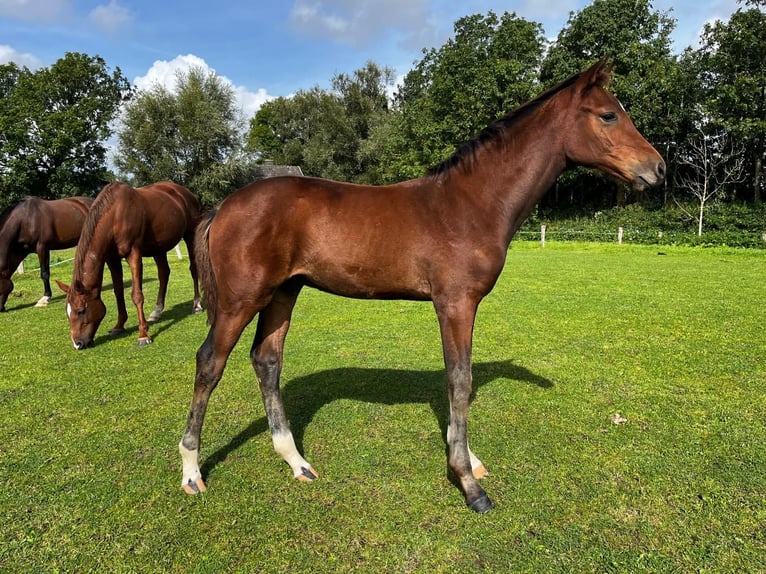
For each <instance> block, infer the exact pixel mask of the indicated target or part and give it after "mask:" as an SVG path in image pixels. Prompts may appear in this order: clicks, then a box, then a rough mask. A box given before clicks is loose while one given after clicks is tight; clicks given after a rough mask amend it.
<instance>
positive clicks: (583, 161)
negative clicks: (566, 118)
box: [564, 59, 665, 191]
mask: <svg viewBox="0 0 766 574" xmlns="http://www.w3.org/2000/svg"><path fill="white" fill-rule="evenodd" d="M611 79H612V69H611V66H610V65H609V64H608V63H607V61H606V60H605V59H602V60H600V61H599V62H597V63H596V64H594V65H593V66H592V67H591V68H589V69H588V70H586V71H585V72H583V73H582V74H581V75H580V77H579V78H578V79H577V81H576V82H575V84H574V86H573V88H574V89H573V92H572V93H573V96H572V97H573V98H574V101H572V102H571V105H572V107H573V108H575V113H574V114H573V115H572V116H571V118H572V119H571V121H572V124H573V125H570V126H569V128H570V129H566V130H565V132H564V133H565V135H564V141H565V144H564V145H565V152H566V157H567V161H568V162H569V163H570V164H575V165H582V166H585V167H593V168H596V169H599V170H601V171H603V172H605V173H607V174H609V175H612V176H614V177H616V178H617V179H619V180H620V181H623V182H625V183H627V184H630V185H631V186H632V187H633V189H635V190H637V191H643V190H645V189H647V188H649V187H652V186H655V185H659V184H660V183H662V182H663V181H664V179H665V162H664V161H663V159H662V157H661V156H660V154H659V153H657V150H655V149H654V148H653V147H652V145H651V144H650V143H649V142H648V141H646V140H645V139H644V137H643V136H642V135H641V134H640V133H639V132H638V130H637V129H636V127H635V126H634V125H633V122H632V121H631V119H630V118H629V117H628V114H627V113H626V112H625V108H624V107H623V106H622V104H621V103H620V102H619V100H617V98H616V97H615V96H614V95H612V94H611V93H610V92H609V91H607V89H606V88H607V87H608V86H609V83H610V82H611Z"/></svg>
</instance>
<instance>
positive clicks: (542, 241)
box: [540, 225, 545, 247]
mask: <svg viewBox="0 0 766 574" xmlns="http://www.w3.org/2000/svg"><path fill="white" fill-rule="evenodd" d="M540 247H545V225H541V226H540Z"/></svg>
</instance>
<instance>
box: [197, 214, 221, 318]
mask: <svg viewBox="0 0 766 574" xmlns="http://www.w3.org/2000/svg"><path fill="white" fill-rule="evenodd" d="M217 213H218V210H217V209H216V208H213V209H210V210H209V211H207V212H205V213H204V214H203V215H202V218H201V219H200V222H199V224H198V225H197V231H196V237H195V242H194V260H195V262H196V263H197V275H198V277H199V282H200V285H201V287H202V295H203V297H204V299H205V308H206V309H207V322H208V324H209V325H212V324H213V323H215V310H216V306H217V303H218V290H217V288H216V283H215V273H213V265H212V264H211V262H210V243H209V237H210V226H211V225H212V224H213V219H215V216H216V214H217Z"/></svg>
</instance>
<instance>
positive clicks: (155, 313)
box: [147, 253, 170, 323]
mask: <svg viewBox="0 0 766 574" xmlns="http://www.w3.org/2000/svg"><path fill="white" fill-rule="evenodd" d="M154 262H155V263H156V264H157V279H158V281H159V284H160V287H159V291H158V292H157V304H156V305H155V306H154V309H153V310H152V312H151V313H150V314H149V318H148V319H147V321H149V322H150V323H154V322H156V321H159V320H160V318H161V317H162V312H163V311H164V310H165V297H166V295H167V292H168V282H169V281H170V265H169V264H168V256H167V254H166V253H162V254H160V255H157V256H156V257H154Z"/></svg>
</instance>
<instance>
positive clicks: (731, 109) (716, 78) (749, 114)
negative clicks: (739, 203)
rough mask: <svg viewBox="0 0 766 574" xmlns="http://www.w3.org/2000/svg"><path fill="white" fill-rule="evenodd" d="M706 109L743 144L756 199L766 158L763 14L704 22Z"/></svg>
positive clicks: (765, 21) (747, 12)
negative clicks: (705, 23) (723, 20)
mask: <svg viewBox="0 0 766 574" xmlns="http://www.w3.org/2000/svg"><path fill="white" fill-rule="evenodd" d="M700 58H701V60H702V66H701V68H702V71H703V76H702V79H703V86H704V88H705V89H706V90H707V94H708V110H709V112H710V113H711V114H712V115H713V116H714V117H715V118H716V119H718V121H720V122H721V124H722V125H723V126H724V127H725V128H726V129H727V130H729V131H731V133H732V134H733V135H734V136H735V137H736V138H737V139H739V140H740V141H741V142H742V143H743V144H744V146H745V149H746V150H747V154H748V155H749V157H750V158H751V159H750V162H749V165H748V166H747V175H748V179H749V180H750V182H751V190H752V194H751V197H752V199H753V201H754V202H756V203H760V202H761V200H762V191H763V186H764V157H765V156H766V66H765V65H764V62H766V14H764V13H763V12H762V11H761V10H759V9H757V8H751V9H749V10H742V9H740V10H737V11H736V12H735V13H734V14H732V16H731V19H730V20H729V22H726V23H724V22H720V21H719V22H716V23H715V24H707V25H706V26H705V28H704V31H703V33H702V46H701V48H700Z"/></svg>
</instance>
